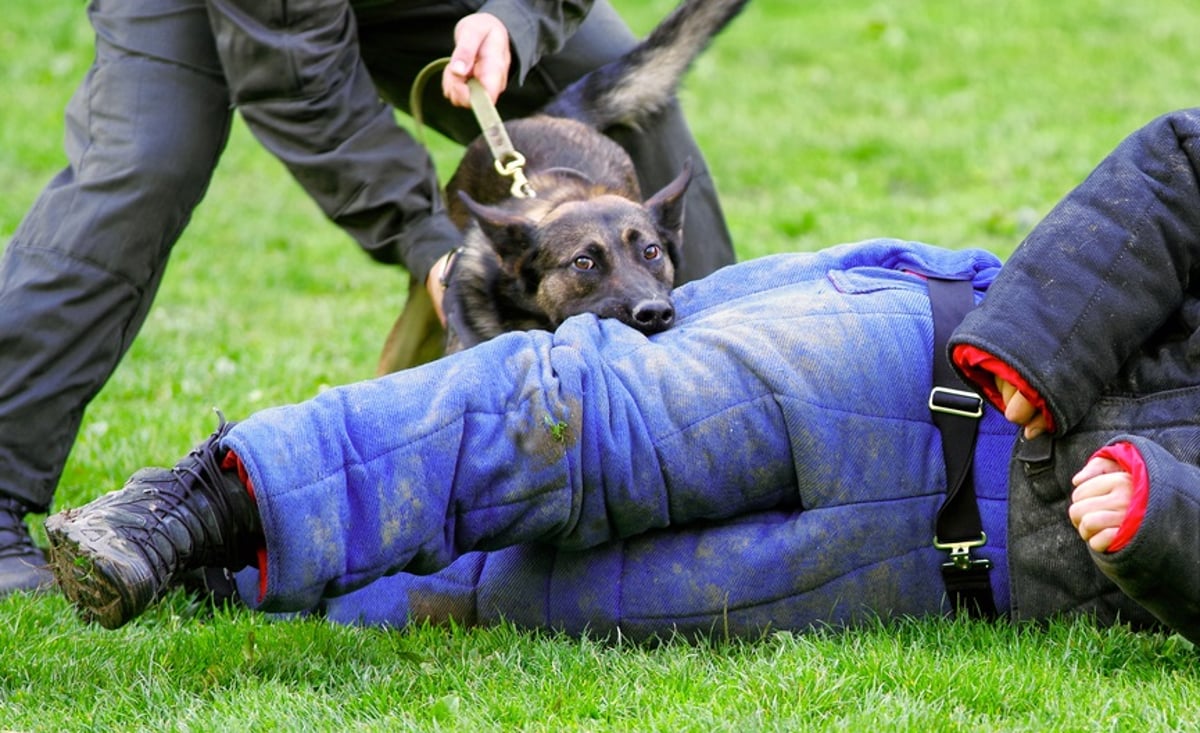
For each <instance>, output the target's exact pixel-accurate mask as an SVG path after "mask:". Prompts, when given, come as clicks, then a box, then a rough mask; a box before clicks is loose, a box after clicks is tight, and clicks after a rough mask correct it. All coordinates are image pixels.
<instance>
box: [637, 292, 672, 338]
mask: <svg viewBox="0 0 1200 733" xmlns="http://www.w3.org/2000/svg"><path fill="white" fill-rule="evenodd" d="M674 322H675V308H674V306H672V305H671V304H670V303H669V302H667V301H664V300H643V301H642V302H640V303H638V304H637V305H635V306H634V307H633V323H634V325H635V326H636V327H637V329H638V330H639V331H641V332H642V333H644V334H646V335H647V336H649V335H650V334H653V333H658V332H659V331H666V330H667V329H668V328H670V327H671V324H673V323H674Z"/></svg>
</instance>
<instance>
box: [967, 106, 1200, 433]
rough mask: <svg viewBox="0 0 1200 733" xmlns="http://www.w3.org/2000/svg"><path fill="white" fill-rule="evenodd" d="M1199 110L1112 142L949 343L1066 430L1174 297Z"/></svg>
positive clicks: (1191, 256) (1169, 310)
mask: <svg viewBox="0 0 1200 733" xmlns="http://www.w3.org/2000/svg"><path fill="white" fill-rule="evenodd" d="M1198 134H1200V110H1187V111H1182V112H1176V113H1174V114H1170V115H1166V116H1163V117H1161V118H1159V119H1157V120H1155V121H1154V122H1152V123H1151V124H1149V125H1147V126H1146V127H1144V128H1142V129H1141V130H1139V131H1138V132H1136V133H1134V134H1133V135H1131V136H1130V137H1128V138H1127V139H1126V140H1125V141H1123V142H1122V143H1121V144H1120V146H1118V147H1117V149H1116V150H1115V151H1113V153H1112V154H1111V155H1109V156H1108V158H1106V159H1105V160H1104V161H1103V162H1102V163H1101V164H1100V166H1099V167H1097V168H1096V170H1095V171H1094V172H1093V173H1092V174H1091V175H1090V176H1088V178H1087V179H1086V180H1085V181H1084V182H1083V183H1082V184H1080V185H1079V186H1078V187H1077V188H1076V189H1075V190H1074V191H1072V192H1071V193H1070V194H1069V195H1068V196H1067V197H1066V198H1065V199H1063V201H1062V202H1061V203H1059V204H1058V206H1056V207H1055V208H1054V210H1053V211H1051V212H1050V214H1049V215H1048V216H1047V217H1046V219H1045V220H1044V221H1042V222H1041V224H1039V225H1038V226H1037V227H1036V228H1035V229H1034V231H1033V232H1032V233H1031V234H1030V235H1029V237H1028V238H1027V239H1026V240H1025V242H1023V243H1022V244H1021V246H1020V247H1018V248H1017V250H1016V252H1014V253H1013V256H1012V257H1011V258H1010V259H1009V261H1008V262H1007V263H1006V264H1005V266H1004V269H1003V271H1002V272H1001V274H1000V276H999V277H998V278H997V279H996V282H995V284H994V285H993V286H992V288H991V290H990V291H989V292H988V297H987V298H986V300H985V301H984V303H983V304H982V306H981V307H980V308H978V309H976V310H975V311H973V312H972V313H970V314H969V315H968V316H967V317H966V319H965V320H964V321H963V324H962V325H961V326H960V327H959V329H958V330H957V331H956V332H955V335H954V337H953V338H952V339H951V345H952V347H953V346H956V345H958V344H970V345H973V346H975V347H977V348H980V349H982V350H984V351H986V352H988V353H990V354H992V355H993V356H995V357H997V358H998V359H1000V360H1001V361H1003V362H1005V363H1006V364H1009V365H1010V366H1012V367H1013V368H1014V369H1016V370H1017V372H1019V373H1020V374H1021V375H1023V376H1024V377H1025V379H1026V381H1027V382H1028V383H1029V384H1030V385H1031V386H1032V387H1033V388H1034V389H1035V390H1036V391H1037V392H1038V393H1039V394H1041V395H1042V396H1043V397H1044V398H1045V400H1046V402H1047V404H1048V406H1049V409H1050V412H1051V415H1052V417H1053V419H1054V424H1055V425H1056V426H1057V427H1058V429H1059V430H1060V431H1065V430H1069V429H1070V428H1071V427H1072V426H1074V425H1076V424H1078V422H1079V420H1080V419H1081V418H1082V417H1083V415H1084V414H1085V413H1086V412H1087V410H1088V409H1089V408H1090V407H1091V405H1092V404H1093V403H1094V402H1095V401H1096V399H1097V397H1099V395H1100V394H1101V392H1102V391H1103V389H1104V387H1105V385H1106V384H1108V383H1109V382H1110V381H1111V380H1112V379H1113V378H1114V377H1115V376H1116V375H1117V373H1118V372H1119V370H1120V368H1121V366H1122V365H1123V364H1124V363H1125V362H1126V360H1128V359H1129V358H1130V356H1132V355H1133V354H1134V353H1136V352H1137V350H1138V348H1139V347H1140V346H1141V345H1142V344H1143V343H1144V342H1145V340H1146V339H1147V337H1149V336H1151V335H1152V334H1154V333H1155V332H1156V331H1157V330H1158V329H1159V328H1160V327H1161V326H1162V325H1163V324H1164V323H1165V322H1166V321H1167V320H1168V318H1169V317H1170V316H1171V315H1172V314H1173V313H1175V312H1176V311H1177V310H1178V308H1179V306H1180V304H1181V303H1182V302H1183V298H1184V291H1185V289H1186V287H1187V284H1188V283H1189V282H1191V281H1192V279H1193V278H1194V276H1195V273H1196V269H1197V258H1198V257H1200V183H1198V181H1197V175H1196V163H1197V161H1198V160H1200V141H1198V140H1197V136H1198Z"/></svg>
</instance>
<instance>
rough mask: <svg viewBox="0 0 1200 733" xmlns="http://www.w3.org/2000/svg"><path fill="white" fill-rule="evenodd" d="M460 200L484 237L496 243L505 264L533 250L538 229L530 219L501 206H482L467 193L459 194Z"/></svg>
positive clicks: (493, 245)
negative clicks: (506, 261)
mask: <svg viewBox="0 0 1200 733" xmlns="http://www.w3.org/2000/svg"><path fill="white" fill-rule="evenodd" d="M458 198H459V199H460V200H462V202H463V203H464V204H465V205H466V207H467V210H468V211H470V212H471V216H472V217H473V218H474V219H475V221H476V222H478V224H479V228H480V230H481V231H482V232H483V235H484V236H485V237H487V238H488V241H490V242H491V243H492V247H493V248H494V249H495V250H496V254H498V255H500V259H501V260H509V259H512V258H515V257H518V256H520V255H522V254H524V253H525V252H526V251H528V250H529V248H530V247H532V246H533V243H534V241H535V238H536V233H537V226H536V225H535V224H534V223H533V222H532V221H530V220H529V219H527V218H525V217H524V216H521V215H520V214H514V213H512V212H510V211H505V210H504V209H503V208H501V207H499V206H488V205H487V204H481V203H479V202H478V201H476V200H475V199H473V198H471V197H470V196H469V195H467V192H466V191H459V192H458Z"/></svg>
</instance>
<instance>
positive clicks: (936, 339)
mask: <svg viewBox="0 0 1200 733" xmlns="http://www.w3.org/2000/svg"><path fill="white" fill-rule="evenodd" d="M928 284H929V304H930V308H931V309H932V311H933V391H932V392H931V393H930V397H929V407H930V411H931V415H932V416H933V422H934V424H935V425H937V428H938V430H939V432H941V434H942V454H943V458H944V460H945V464H946V499H945V501H943V502H942V506H941V508H940V509H939V510H938V514H937V522H936V525H935V530H934V532H935V535H934V542H935V544H936V545H937V546H938V547H939V548H942V549H949V550H950V551H951V559H950V561H948V562H946V563H943V565H942V578H943V580H944V581H945V583H946V592H947V593H948V594H949V596H950V600H951V601H952V602H953V604H954V608H955V609H956V610H959V609H962V610H965V611H966V612H967V613H970V614H973V615H979V616H982V617H985V618H995V617H996V615H997V614H996V604H995V601H994V599H993V597H992V586H991V582H990V580H989V578H988V571H989V569H990V567H991V566H990V563H988V562H987V561H986V560H982V559H974V558H971V556H970V548H972V547H977V546H980V545H982V544H983V543H984V542H985V541H986V536H985V535H984V533H983V523H982V522H981V521H980V518H979V506H978V505H977V504H976V502H975V487H974V483H973V482H972V480H971V463H972V461H973V460H974V457H975V439H976V436H977V435H978V433H979V419H980V417H981V416H982V407H983V401H982V399H981V398H980V397H979V396H978V395H976V394H975V393H974V392H972V391H970V390H969V389H968V388H967V386H966V385H965V384H963V382H962V380H960V379H959V378H958V374H956V373H955V371H954V368H953V367H952V366H951V365H950V360H949V357H948V355H947V353H946V345H947V344H948V343H949V341H950V334H951V333H952V332H953V331H954V329H955V328H956V327H957V326H958V324H959V323H961V322H962V319H963V317H964V316H965V315H966V314H967V311H969V310H971V309H972V308H974V307H975V291H974V287H973V286H972V284H971V282H970V281H969V280H941V279H937V278H929V280H928Z"/></svg>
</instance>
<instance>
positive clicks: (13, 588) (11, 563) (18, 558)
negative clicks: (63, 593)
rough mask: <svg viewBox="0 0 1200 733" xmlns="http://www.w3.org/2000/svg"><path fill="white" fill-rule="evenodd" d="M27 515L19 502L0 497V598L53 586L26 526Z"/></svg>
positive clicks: (38, 550)
mask: <svg viewBox="0 0 1200 733" xmlns="http://www.w3.org/2000/svg"><path fill="white" fill-rule="evenodd" d="M28 512H29V507H27V506H25V504H23V503H22V502H20V501H18V500H16V499H12V498H9V497H0V596H6V595H8V594H9V593H15V592H17V591H39V590H46V589H48V588H52V587H54V576H53V575H51V573H50V568H49V567H47V566H46V556H45V554H43V553H42V551H41V549H40V548H38V546H37V545H35V544H33V538H31V537H30V536H29V528H28V527H26V526H25V515H26V514H27V513H28Z"/></svg>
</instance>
